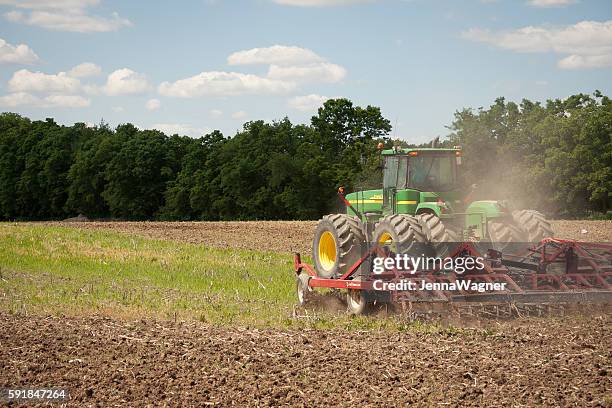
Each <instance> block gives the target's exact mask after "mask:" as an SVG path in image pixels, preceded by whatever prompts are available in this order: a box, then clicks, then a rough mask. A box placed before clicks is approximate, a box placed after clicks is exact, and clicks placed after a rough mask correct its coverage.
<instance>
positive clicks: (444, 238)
mask: <svg viewBox="0 0 612 408" xmlns="http://www.w3.org/2000/svg"><path fill="white" fill-rule="evenodd" d="M417 218H418V219H419V221H420V222H421V224H422V226H423V231H424V232H425V235H426V236H427V241H428V242H430V243H431V244H432V247H433V248H434V250H435V251H436V256H438V257H440V258H445V257H447V256H448V255H450V253H451V251H452V249H453V248H454V247H456V245H453V244H452V243H456V242H458V241H459V234H458V233H457V232H456V231H454V230H453V229H452V228H450V227H449V226H447V225H446V224H445V223H444V222H443V221H442V220H441V219H440V217H438V216H437V215H435V214H431V213H425V214H419V215H418V216H417Z"/></svg>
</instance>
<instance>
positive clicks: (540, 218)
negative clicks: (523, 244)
mask: <svg viewBox="0 0 612 408" xmlns="http://www.w3.org/2000/svg"><path fill="white" fill-rule="evenodd" d="M512 218H513V219H514V222H515V223H516V224H517V225H518V226H519V228H520V229H521V230H522V231H523V232H524V233H525V235H526V236H527V242H540V241H541V240H542V239H544V238H549V237H552V236H553V235H554V232H553V229H552V227H551V226H550V223H549V222H548V221H547V220H546V217H544V215H543V214H542V213H540V212H538V211H534V210H520V211H513V212H512Z"/></svg>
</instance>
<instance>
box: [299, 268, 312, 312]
mask: <svg viewBox="0 0 612 408" xmlns="http://www.w3.org/2000/svg"><path fill="white" fill-rule="evenodd" d="M309 281H310V276H309V275H308V274H307V273H304V272H302V273H300V274H299V275H298V276H297V279H296V291H297V298H298V303H299V304H300V306H304V305H306V304H307V303H308V301H309V300H310V297H311V294H312V292H313V290H312V288H311V287H310V286H309V285H308V282H309Z"/></svg>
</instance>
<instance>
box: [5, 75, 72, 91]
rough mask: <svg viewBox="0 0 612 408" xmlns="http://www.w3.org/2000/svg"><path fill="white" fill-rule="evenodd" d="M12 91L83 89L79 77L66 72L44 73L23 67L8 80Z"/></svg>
mask: <svg viewBox="0 0 612 408" xmlns="http://www.w3.org/2000/svg"><path fill="white" fill-rule="evenodd" d="M8 88H9V90H10V91H11V92H62V93H75V92H79V91H80V89H81V83H80V82H79V80H78V79H76V78H72V77H69V76H68V75H66V73H65V72H60V73H58V74H44V73H42V72H32V71H28V70H27V69H21V70H19V71H17V72H15V73H14V74H13V76H12V77H11V79H10V80H9V81H8Z"/></svg>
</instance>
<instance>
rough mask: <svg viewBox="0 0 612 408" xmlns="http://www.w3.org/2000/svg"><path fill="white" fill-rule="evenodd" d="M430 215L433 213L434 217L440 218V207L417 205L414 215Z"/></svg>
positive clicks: (430, 204) (433, 204) (425, 204)
mask: <svg viewBox="0 0 612 408" xmlns="http://www.w3.org/2000/svg"><path fill="white" fill-rule="evenodd" d="M427 212H429V213H431V212H433V213H434V214H436V216H438V217H439V216H440V206H439V205H438V203H432V202H429V203H419V205H417V208H416V214H422V213H427Z"/></svg>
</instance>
